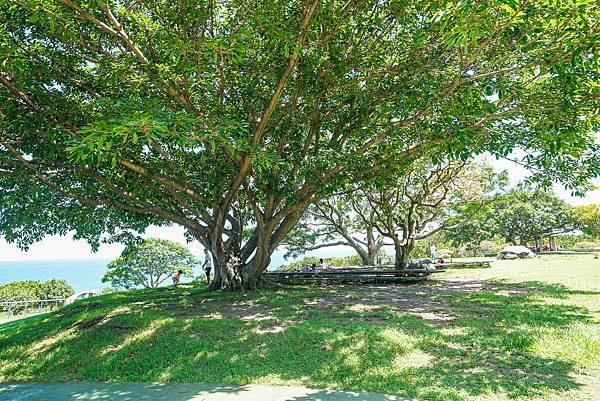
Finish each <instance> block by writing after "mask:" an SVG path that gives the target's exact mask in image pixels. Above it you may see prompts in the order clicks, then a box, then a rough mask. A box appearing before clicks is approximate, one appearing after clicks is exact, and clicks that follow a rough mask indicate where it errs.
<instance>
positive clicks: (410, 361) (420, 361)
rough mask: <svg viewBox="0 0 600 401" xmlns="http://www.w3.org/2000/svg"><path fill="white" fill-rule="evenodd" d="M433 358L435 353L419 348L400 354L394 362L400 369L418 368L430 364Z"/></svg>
mask: <svg viewBox="0 0 600 401" xmlns="http://www.w3.org/2000/svg"><path fill="white" fill-rule="evenodd" d="M433 359H434V356H433V355H430V354H428V353H426V352H423V351H421V350H418V349H417V350H414V351H411V352H409V353H407V354H402V355H398V356H397V357H396V359H395V360H394V363H395V364H396V366H398V368H400V369H418V368H425V367H428V366H430V365H431V361H433Z"/></svg>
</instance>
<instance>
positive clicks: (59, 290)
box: [0, 279, 75, 312]
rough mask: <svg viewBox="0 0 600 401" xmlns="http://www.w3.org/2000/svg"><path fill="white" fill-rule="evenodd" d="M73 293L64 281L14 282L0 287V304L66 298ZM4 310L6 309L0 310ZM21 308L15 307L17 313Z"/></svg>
mask: <svg viewBox="0 0 600 401" xmlns="http://www.w3.org/2000/svg"><path fill="white" fill-rule="evenodd" d="M74 293H75V291H74V290H73V288H72V287H71V286H70V285H69V284H67V282H66V281H65V280H57V279H53V280H49V281H47V282H45V283H43V282H41V281H14V282H12V283H8V284H4V285H0V302H16V301H34V300H39V299H57V298H67V297H69V296H71V295H73V294H74ZM2 309H3V310H5V309H6V308H2ZM20 309H21V308H18V307H15V308H13V311H15V312H18V311H19V310H20Z"/></svg>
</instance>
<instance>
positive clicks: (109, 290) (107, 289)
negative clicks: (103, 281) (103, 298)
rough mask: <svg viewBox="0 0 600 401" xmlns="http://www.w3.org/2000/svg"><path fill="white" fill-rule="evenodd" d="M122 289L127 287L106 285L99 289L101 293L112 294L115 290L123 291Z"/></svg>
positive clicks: (124, 289)
mask: <svg viewBox="0 0 600 401" xmlns="http://www.w3.org/2000/svg"><path fill="white" fill-rule="evenodd" d="M123 291H127V289H126V288H123V287H118V286H114V285H109V286H108V287H104V288H103V289H101V290H100V294H101V295H106V294H114V293H116V292H123Z"/></svg>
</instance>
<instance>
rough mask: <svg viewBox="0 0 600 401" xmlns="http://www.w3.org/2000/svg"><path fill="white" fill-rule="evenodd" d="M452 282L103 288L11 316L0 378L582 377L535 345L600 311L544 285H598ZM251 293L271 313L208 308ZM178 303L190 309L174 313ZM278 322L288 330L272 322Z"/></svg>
mask: <svg viewBox="0 0 600 401" xmlns="http://www.w3.org/2000/svg"><path fill="white" fill-rule="evenodd" d="M471 284H472V283H471ZM449 288H452V289H451V290H448V289H446V290H444V289H443V288H440V289H436V288H435V286H414V285H413V286H389V287H386V286H377V287H369V288H361V287H332V288H329V289H321V288H306V287H292V288H276V289H269V290H263V291H259V292H256V293H250V294H235V295H233V294H224V293H211V292H207V291H205V290H202V289H200V290H198V289H194V288H191V287H190V288H180V289H165V290H159V291H155V292H146V293H144V294H138V293H132V294H124V295H122V296H119V297H109V298H106V299H101V298H98V299H97V300H96V301H102V302H101V303H100V304H99V305H98V304H93V303H91V301H90V303H87V304H86V303H82V304H81V305H83V306H73V307H72V308H71V309H69V308H67V309H65V310H62V311H61V312H60V313H55V315H54V316H53V317H52V318H50V317H47V318H43V319H42V318H41V317H38V318H36V321H35V323H36V324H35V325H28V324H27V322H26V321H19V322H14V323H11V325H13V326H12V327H11V328H10V329H9V331H8V333H9V334H10V335H7V334H6V331H0V345H1V346H2V347H0V361H1V360H4V361H5V362H7V363H6V365H5V366H4V368H0V377H4V378H5V379H6V378H11V377H13V378H14V379H15V380H18V381H20V380H49V381H70V380H98V381H138V382H144V381H153V382H169V381H173V382H184V383H185V382H188V383H190V382H208V383H228V384H234V385H244V384H247V383H274V384H292V385H305V386H309V387H327V388H331V387H335V388H340V389H344V390H363V391H372V392H382V393H391V394H398V395H402V396H407V397H419V398H425V399H430V400H463V399H469V398H475V397H477V396H483V395H486V394H490V393H491V394H494V393H497V394H506V395H507V396H508V397H510V398H511V399H513V398H514V399H527V398H536V397H540V396H542V395H544V394H546V393H548V392H552V391H563V390H570V389H577V388H578V387H579V384H578V383H577V382H575V381H574V380H573V378H572V377H571V376H572V373H573V372H574V371H575V370H576V369H577V366H576V365H575V362H574V361H570V360H566V359H564V358H559V357H552V356H548V355H547V354H543V355H541V354H540V353H539V352H536V350H535V344H536V342H537V341H538V340H539V336H540V335H550V336H551V335H552V333H553V332H554V331H560V330H562V329H564V328H566V327H568V326H571V325H573V324H580V325H587V324H591V323H593V320H592V318H591V316H590V314H589V311H588V310H587V309H585V308H582V307H578V306H573V305H563V304H552V303H547V302H544V300H545V299H546V298H560V299H564V298H567V297H569V296H571V295H574V294H575V295H590V296H593V295H597V294H596V293H593V292H588V291H586V292H584V294H579V293H580V292H579V291H573V290H570V289H568V288H566V287H561V286H559V285H547V284H543V283H539V282H531V283H519V284H512V283H506V282H485V283H484V285H483V286H480V287H479V288H477V287H476V286H473V285H470V284H469V285H463V289H462V290H461V289H460V285H459V284H456V285H454V286H449ZM341 295H344V296H343V297H342V296H341ZM150 296H151V297H150ZM409 297H410V298H411V304H418V302H419V301H422V303H423V305H425V309H427V308H433V307H435V306H436V305H437V307H441V308H443V310H444V312H446V313H447V314H449V315H451V316H453V320H451V321H448V322H446V323H444V324H439V323H431V322H428V321H427V320H424V319H423V318H421V317H420V316H419V315H418V314H415V313H412V312H410V311H408V312H407V311H403V310H402V308H403V307H405V306H406V305H407V304H406V299H407V298H409ZM315 300H317V301H318V302H314V301H315ZM240 303H241V304H244V303H246V304H249V305H259V306H260V308H261V309H262V310H265V311H268V315H267V316H266V317H265V318H264V319H249V320H245V319H243V317H240V316H222V317H221V318H218V319H217V318H206V317H202V314H203V313H210V312H212V311H214V310H219V309H223V308H226V307H227V306H228V305H229V306H231V305H238V304H240ZM357 305H363V306H364V305H366V306H371V307H368V308H358V307H357ZM178 308H184V309H185V311H186V313H188V314H187V315H186V316H188V317H185V318H182V317H177V316H178V312H179V311H180V309H178ZM191 312H195V313H191ZM86 322H87V323H86ZM90 322H92V323H93V324H91V323H90ZM273 325H280V326H282V327H283V329H282V330H279V331H277V332H269V331H268V330H265V328H268V327H270V326H273ZM65 328H66V329H65ZM575 345H577V344H575ZM2 348H4V350H2ZM322 395H323V397H324V396H325V395H327V394H326V392H325V393H323V394H322ZM300 399H302V398H299V400H300ZM309 399H311V398H307V399H306V400H309ZM314 399H318V398H314ZM323 399H327V398H323Z"/></svg>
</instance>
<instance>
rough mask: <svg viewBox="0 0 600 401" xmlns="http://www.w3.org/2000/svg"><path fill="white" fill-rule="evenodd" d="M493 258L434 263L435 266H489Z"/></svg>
mask: <svg viewBox="0 0 600 401" xmlns="http://www.w3.org/2000/svg"><path fill="white" fill-rule="evenodd" d="M492 262H493V260H470V261H467V262H445V263H435V267H436V268H438V267H442V268H443V267H448V268H452V267H464V268H469V267H491V266H492Z"/></svg>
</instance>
